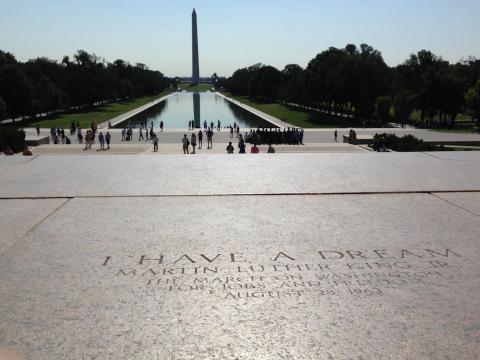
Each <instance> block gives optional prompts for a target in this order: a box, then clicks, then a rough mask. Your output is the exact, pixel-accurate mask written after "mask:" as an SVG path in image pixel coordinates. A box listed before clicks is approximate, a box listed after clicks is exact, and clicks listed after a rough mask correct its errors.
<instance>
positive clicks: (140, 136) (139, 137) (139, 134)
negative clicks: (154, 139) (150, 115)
mask: <svg viewBox="0 0 480 360" xmlns="http://www.w3.org/2000/svg"><path fill="white" fill-rule="evenodd" d="M140 140H145V137H144V136H143V129H142V127H141V126H140V129H139V133H138V141H140Z"/></svg>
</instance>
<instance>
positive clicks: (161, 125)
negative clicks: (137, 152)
mask: <svg viewBox="0 0 480 360" xmlns="http://www.w3.org/2000/svg"><path fill="white" fill-rule="evenodd" d="M160 131H161V132H163V120H162V121H160Z"/></svg>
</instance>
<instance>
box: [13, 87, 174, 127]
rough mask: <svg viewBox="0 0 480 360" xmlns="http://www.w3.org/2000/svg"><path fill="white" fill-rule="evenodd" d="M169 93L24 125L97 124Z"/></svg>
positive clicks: (66, 125) (59, 115) (29, 122)
mask: <svg viewBox="0 0 480 360" xmlns="http://www.w3.org/2000/svg"><path fill="white" fill-rule="evenodd" d="M168 93H170V91H165V92H163V93H161V94H159V95H156V96H144V97H141V98H136V99H131V100H126V101H121V102H116V103H111V104H107V105H100V106H96V107H94V108H93V109H91V110H88V111H81V112H71V113H64V114H58V115H53V116H52V117H49V118H45V119H42V120H32V121H28V122H27V123H25V125H23V126H25V127H34V126H36V125H37V124H40V127H43V128H50V127H52V126H55V127H63V128H66V129H68V128H70V124H71V123H72V121H75V122H77V121H79V122H80V126H81V127H82V128H85V127H90V124H91V122H92V121H95V122H96V123H97V124H100V123H102V122H105V121H108V120H110V119H112V118H114V117H116V116H118V115H121V114H123V113H126V112H128V111H130V110H133V109H135V108H137V107H140V106H142V105H145V104H147V103H149V102H151V101H153V100H155V99H158V98H160V97H162V96H165V95H167V94H168Z"/></svg>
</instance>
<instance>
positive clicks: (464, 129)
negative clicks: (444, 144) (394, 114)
mask: <svg viewBox="0 0 480 360" xmlns="http://www.w3.org/2000/svg"><path fill="white" fill-rule="evenodd" d="M411 119H412V120H414V121H416V122H417V123H418V124H419V125H420V111H414V112H413V113H412V115H411ZM435 120H436V121H438V120H439V118H438V116H436V117H435ZM433 131H438V132H451V133H476V132H480V129H479V128H478V126H477V123H476V122H475V121H474V120H472V118H471V116H469V115H466V114H458V115H457V118H456V120H455V127H454V128H451V127H439V128H435V129H433Z"/></svg>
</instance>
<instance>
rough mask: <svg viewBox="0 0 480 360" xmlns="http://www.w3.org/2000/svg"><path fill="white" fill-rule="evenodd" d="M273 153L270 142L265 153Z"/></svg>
mask: <svg viewBox="0 0 480 360" xmlns="http://www.w3.org/2000/svg"><path fill="white" fill-rule="evenodd" d="M274 153H275V149H274V148H273V146H272V144H268V150H267V154H274Z"/></svg>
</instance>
